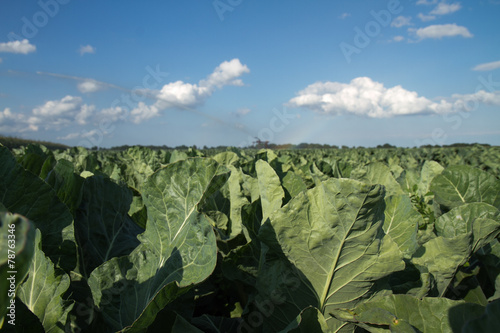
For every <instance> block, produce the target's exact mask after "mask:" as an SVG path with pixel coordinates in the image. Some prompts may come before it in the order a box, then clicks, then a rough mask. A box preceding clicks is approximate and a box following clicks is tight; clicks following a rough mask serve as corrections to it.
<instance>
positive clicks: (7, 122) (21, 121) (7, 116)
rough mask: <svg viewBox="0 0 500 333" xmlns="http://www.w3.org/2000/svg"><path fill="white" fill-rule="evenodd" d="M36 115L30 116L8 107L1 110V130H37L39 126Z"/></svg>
mask: <svg viewBox="0 0 500 333" xmlns="http://www.w3.org/2000/svg"><path fill="white" fill-rule="evenodd" d="M36 122H37V121H36V119H34V117H28V116H26V115H25V114H22V113H15V112H12V111H11V110H10V108H6V109H4V110H3V111H0V132H5V133H15V132H26V131H37V130H38V126H37V124H36Z"/></svg>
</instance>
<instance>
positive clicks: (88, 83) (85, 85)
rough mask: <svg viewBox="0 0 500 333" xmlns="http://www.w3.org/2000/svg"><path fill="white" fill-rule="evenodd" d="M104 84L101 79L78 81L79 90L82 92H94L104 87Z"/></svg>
mask: <svg viewBox="0 0 500 333" xmlns="http://www.w3.org/2000/svg"><path fill="white" fill-rule="evenodd" d="M104 87H105V86H104V85H103V84H101V83H100V82H99V81H95V80H85V81H83V82H80V83H78V86H77V88H78V90H79V91H80V92H81V93H93V92H96V91H99V90H102V89H104Z"/></svg>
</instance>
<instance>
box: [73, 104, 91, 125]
mask: <svg viewBox="0 0 500 333" xmlns="http://www.w3.org/2000/svg"><path fill="white" fill-rule="evenodd" d="M94 112H95V105H87V104H84V105H82V108H81V109H80V112H78V113H77V114H76V116H75V119H76V122H77V123H78V124H80V125H86V124H87V119H89V118H90V117H91V116H92V115H93V114H94Z"/></svg>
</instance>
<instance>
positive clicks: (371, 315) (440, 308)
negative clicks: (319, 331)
mask: <svg viewBox="0 0 500 333" xmlns="http://www.w3.org/2000/svg"><path fill="white" fill-rule="evenodd" d="M483 311H484V308H483V307H482V306H480V305H478V304H475V303H466V302H464V301H453V300H450V299H447V298H443V297H440V298H431V297H425V298H423V299H419V298H417V297H414V296H409V295H389V296H385V297H377V298H375V299H373V300H369V301H366V302H363V303H362V304H360V305H359V306H357V307H355V308H350V309H344V310H341V309H336V310H332V313H333V314H334V315H335V316H336V317H337V318H339V319H341V320H345V321H349V322H355V323H357V324H358V325H359V326H361V327H363V328H364V329H366V330H368V331H369V332H376V333H380V332H389V331H390V332H415V330H413V328H415V329H417V330H418V332H433V333H453V332H460V331H461V329H462V327H463V326H464V324H465V323H466V322H467V321H468V320H471V319H474V318H477V317H479V316H480V315H481V314H482V313H483ZM396 321H397V323H395V322H396ZM394 324H396V325H394ZM401 324H402V325H401ZM400 325H401V326H403V327H401V326H400ZM410 325H411V326H413V328H412V327H411V326H410ZM395 326H396V327H395ZM398 326H399V327H398ZM396 329H399V330H396Z"/></svg>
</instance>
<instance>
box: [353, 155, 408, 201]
mask: <svg viewBox="0 0 500 333" xmlns="http://www.w3.org/2000/svg"><path fill="white" fill-rule="evenodd" d="M350 178H352V179H357V180H360V181H362V182H365V183H367V184H381V185H384V186H385V188H386V191H387V195H398V194H402V193H403V190H402V189H401V186H400V185H399V184H398V182H397V181H396V179H395V178H394V176H393V174H392V172H391V170H390V169H389V167H387V166H386V165H385V164H383V163H378V162H377V163H370V164H368V165H365V166H360V167H358V168H356V169H354V170H353V171H352V172H351V176H350Z"/></svg>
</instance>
